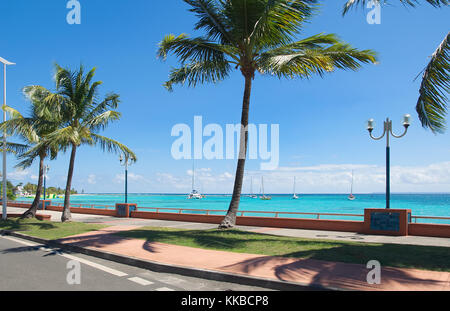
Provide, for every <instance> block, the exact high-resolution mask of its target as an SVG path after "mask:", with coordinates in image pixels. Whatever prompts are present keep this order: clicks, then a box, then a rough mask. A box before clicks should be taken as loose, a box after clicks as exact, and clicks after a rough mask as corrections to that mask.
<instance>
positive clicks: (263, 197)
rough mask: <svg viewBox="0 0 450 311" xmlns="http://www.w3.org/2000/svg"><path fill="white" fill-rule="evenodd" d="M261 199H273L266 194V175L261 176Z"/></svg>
mask: <svg viewBox="0 0 450 311" xmlns="http://www.w3.org/2000/svg"><path fill="white" fill-rule="evenodd" d="M261 193H262V195H261V200H272V198H271V197H269V196H266V195H265V194H264V177H261Z"/></svg>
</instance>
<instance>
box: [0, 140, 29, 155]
mask: <svg viewBox="0 0 450 311" xmlns="http://www.w3.org/2000/svg"><path fill="white" fill-rule="evenodd" d="M29 148H30V146H29V145H24V144H18V143H10V142H6V152H7V153H10V154H14V155H16V156H20V155H21V154H23V153H25V152H27V151H28V149H29ZM0 150H2V151H3V141H1V142H0Z"/></svg>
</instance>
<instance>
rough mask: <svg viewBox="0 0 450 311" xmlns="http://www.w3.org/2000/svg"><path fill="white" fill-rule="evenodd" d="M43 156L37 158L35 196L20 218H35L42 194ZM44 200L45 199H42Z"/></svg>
mask: <svg viewBox="0 0 450 311" xmlns="http://www.w3.org/2000/svg"><path fill="white" fill-rule="evenodd" d="M44 159H45V156H44V155H40V156H39V177H38V184H37V189H36V196H35V197H34V200H33V203H32V204H31V207H30V208H29V209H28V210H27V211H26V212H25V213H23V214H22V216H21V218H22V219H24V218H34V217H36V211H37V209H38V207H39V202H40V200H41V192H42V180H43V177H44ZM44 200H45V198H44Z"/></svg>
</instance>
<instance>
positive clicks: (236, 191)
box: [219, 74, 253, 229]
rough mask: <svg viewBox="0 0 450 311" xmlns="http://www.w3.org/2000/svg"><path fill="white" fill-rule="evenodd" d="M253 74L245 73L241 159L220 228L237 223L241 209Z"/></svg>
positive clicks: (240, 146)
mask: <svg viewBox="0 0 450 311" xmlns="http://www.w3.org/2000/svg"><path fill="white" fill-rule="evenodd" d="M252 79H253V78H252V74H246V75H245V90H244V100H243V104H242V116H241V136H240V144H239V159H238V163H237V168H236V175H235V179H234V188H233V196H232V198H231V202H230V206H229V207H228V212H227V214H226V216H225V218H224V219H223V220H222V223H221V224H220V225H219V229H228V228H232V227H234V226H235V225H236V214H237V211H238V209H239V202H240V200H241V192H242V183H243V181H244V171H245V159H246V157H247V143H248V114H249V106H250V95H251V91H252Z"/></svg>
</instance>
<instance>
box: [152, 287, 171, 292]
mask: <svg viewBox="0 0 450 311" xmlns="http://www.w3.org/2000/svg"><path fill="white" fill-rule="evenodd" d="M155 290H156V291H158V292H174V291H175V290H174V289H171V288H168V287H160V288H157V289H155Z"/></svg>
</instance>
